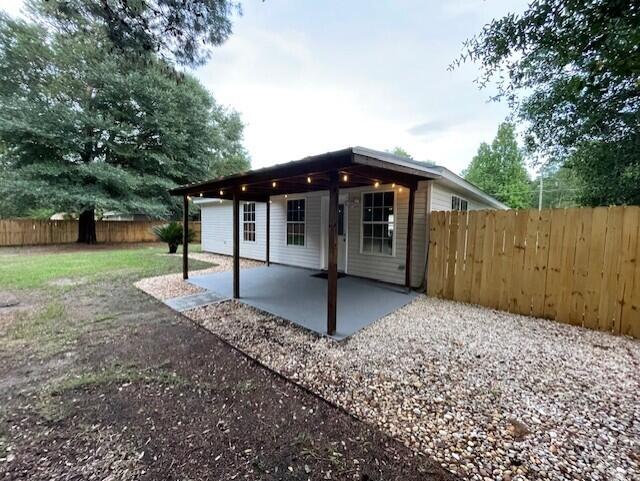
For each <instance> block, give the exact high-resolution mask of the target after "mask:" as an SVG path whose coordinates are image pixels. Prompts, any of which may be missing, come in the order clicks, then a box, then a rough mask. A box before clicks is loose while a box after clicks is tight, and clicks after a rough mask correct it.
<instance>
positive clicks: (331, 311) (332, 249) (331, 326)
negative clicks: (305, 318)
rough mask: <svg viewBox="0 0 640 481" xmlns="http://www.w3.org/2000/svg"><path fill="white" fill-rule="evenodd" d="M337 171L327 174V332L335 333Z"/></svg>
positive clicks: (336, 297)
mask: <svg viewBox="0 0 640 481" xmlns="http://www.w3.org/2000/svg"><path fill="white" fill-rule="evenodd" d="M339 176H340V174H339V172H337V171H335V172H331V174H330V175H329V235H328V238H329V262H328V266H327V279H328V280H327V334H328V335H330V336H332V335H333V334H335V333H336V313H337V305H338V186H339V184H338V182H339Z"/></svg>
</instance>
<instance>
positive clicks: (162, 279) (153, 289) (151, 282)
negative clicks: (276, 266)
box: [134, 252, 264, 301]
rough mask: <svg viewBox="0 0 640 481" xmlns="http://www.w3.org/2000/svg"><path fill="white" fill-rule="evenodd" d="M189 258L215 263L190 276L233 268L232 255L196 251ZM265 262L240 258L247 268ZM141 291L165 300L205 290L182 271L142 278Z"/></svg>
mask: <svg viewBox="0 0 640 481" xmlns="http://www.w3.org/2000/svg"><path fill="white" fill-rule="evenodd" d="M161 255H174V256H175V255H176V254H161ZM189 259H195V260H198V261H203V262H209V263H212V264H213V265H212V266H211V267H208V268H206V269H200V270H196V271H189V276H190V277H195V276H199V275H202V274H208V273H210V272H225V271H230V270H231V269H232V268H233V258H232V257H231V256H223V255H218V254H209V253H206V252H194V253H190V254H189ZM263 264H264V263H263V262H259V261H253V260H249V259H240V267H241V268H242V269H246V268H249V267H258V266H261V265H263ZM134 286H136V287H137V288H138V289H140V290H141V291H144V292H146V293H147V294H149V295H151V296H153V297H155V298H156V299H160V300H161V301H165V300H167V299H172V298H174V297H183V296H189V295H192V294H197V293H199V292H203V291H204V289H203V288H202V287H198V286H194V285H193V284H191V283H189V282H187V281H185V280H184V279H182V273H178V274H167V275H164V276H156V277H147V278H146V279H140V280H139V281H138V282H136V283H135V284H134Z"/></svg>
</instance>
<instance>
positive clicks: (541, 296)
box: [427, 206, 640, 338]
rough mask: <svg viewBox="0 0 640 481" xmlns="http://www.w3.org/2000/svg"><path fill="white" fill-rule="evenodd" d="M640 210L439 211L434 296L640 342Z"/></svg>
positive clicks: (431, 268)
mask: <svg viewBox="0 0 640 481" xmlns="http://www.w3.org/2000/svg"><path fill="white" fill-rule="evenodd" d="M639 228H640V206H629V207H596V208H580V209H547V210H542V211H538V210H508V211H472V212H433V213H432V215H431V218H430V226H429V229H430V238H429V264H428V276H427V294H429V295H430V296H435V297H442V298H446V299H454V300H457V301H463V302H471V303H474V304H481V305H483V306H487V307H492V308H495V309H500V310H504V311H509V312H514V313H518V314H525V315H531V316H536V317H543V318H547V319H554V320H556V321H560V322H564V323H568V324H574V325H578V326H583V327H587V328H590V329H597V330H600V331H608V332H613V333H616V334H626V335H631V336H633V337H636V338H640V241H639V240H638V237H639V235H640V232H639Z"/></svg>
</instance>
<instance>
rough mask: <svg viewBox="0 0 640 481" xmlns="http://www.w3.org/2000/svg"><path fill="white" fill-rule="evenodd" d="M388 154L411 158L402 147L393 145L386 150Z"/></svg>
mask: <svg viewBox="0 0 640 481" xmlns="http://www.w3.org/2000/svg"><path fill="white" fill-rule="evenodd" d="M387 152H389V153H390V154H393V155H397V156H398V157H406V158H407V159H413V157H411V154H409V152H407V151H406V150H404V149H403V148H402V147H394V148H393V149H390V150H387Z"/></svg>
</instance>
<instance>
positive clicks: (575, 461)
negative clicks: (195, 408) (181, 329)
mask: <svg viewBox="0 0 640 481" xmlns="http://www.w3.org/2000/svg"><path fill="white" fill-rule="evenodd" d="M184 314H186V315H187V316H189V317H191V318H192V319H193V320H195V321H196V322H199V323H201V324H202V325H203V326H204V327H206V328H207V329H209V330H210V331H212V332H214V333H216V334H218V335H220V336H221V337H222V338H224V339H226V340H227V341H229V342H230V343H231V344H233V345H235V346H236V347H238V348H240V349H242V350H243V351H245V352H246V353H248V354H249V355H251V356H252V357H254V358H256V359H258V360H259V361H261V362H262V363H264V364H266V365H268V366H269V367H271V368H272V369H274V370H275V371H277V372H279V373H281V374H283V375H285V376H287V377H289V378H291V379H293V380H295V381H297V382H299V383H301V384H303V385H305V386H307V387H309V388H311V389H312V390H314V391H315V392H317V393H318V394H319V395H321V396H323V397H324V398H326V399H328V400H330V401H332V402H334V403H336V404H338V405H340V406H342V407H343V408H345V409H346V410H348V411H350V412H351V413H353V414H354V415H356V416H357V417H359V418H361V419H363V420H366V421H368V422H371V423H373V424H375V425H377V426H379V427H380V428H382V430H383V431H385V432H386V433H388V434H390V435H392V436H394V437H396V438H398V439H400V440H401V441H403V442H404V443H405V444H406V445H407V446H409V447H410V448H412V449H414V450H416V451H419V452H422V453H426V454H428V455H431V456H433V457H434V458H435V459H437V460H438V461H439V462H440V463H441V465H442V466H443V467H445V468H446V469H448V470H450V471H452V472H454V473H457V474H458V475H459V476H461V477H463V478H466V479H473V480H483V481H488V480H505V481H508V480H513V481H515V480H521V481H523V480H533V479H548V480H569V479H587V480H631V479H640V402H639V401H638V394H639V393H640V342H638V341H634V340H631V339H629V338H624V337H615V336H611V335H608V334H605V333H601V332H597V331H589V330H586V329H581V328H576V327H572V326H567V325H563V324H558V323H554V322H551V321H546V320H542V319H532V318H527V317H524V316H518V315H513V314H509V313H504V312H498V311H492V310H489V309H485V308H482V307H477V306H471V305H467V304H461V303H456V302H451V301H444V300H438V299H432V298H427V297H425V296H422V297H420V298H418V299H417V300H416V301H414V302H413V303H412V304H410V305H408V306H406V307H404V308H403V309H401V310H399V311H396V312H395V313H393V314H391V315H389V316H387V317H386V318H384V319H381V320H379V321H378V322H376V323H375V324H373V325H372V326H370V327H368V328H367V329H365V330H363V331H361V332H360V333H358V334H356V335H354V336H352V337H351V338H349V339H348V340H347V341H345V342H341V343H337V342H335V341H332V340H329V339H325V338H320V337H317V336H315V335H313V334H310V333H308V332H306V331H304V330H302V329H299V328H297V327H295V326H293V325H291V324H290V323H288V322H286V321H283V320H280V319H277V318H274V317H273V316H270V315H268V314H266V313H263V312H260V311H257V310H255V309H253V308H250V307H247V306H244V305H241V304H239V303H236V302H226V303H222V304H218V305H212V306H206V307H202V308H197V309H193V310H191V311H186V312H185V313H184Z"/></svg>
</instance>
